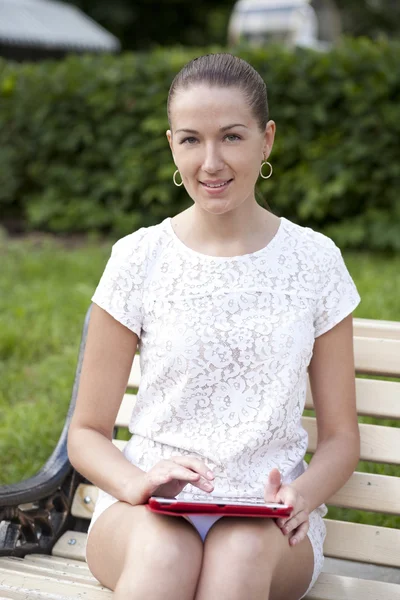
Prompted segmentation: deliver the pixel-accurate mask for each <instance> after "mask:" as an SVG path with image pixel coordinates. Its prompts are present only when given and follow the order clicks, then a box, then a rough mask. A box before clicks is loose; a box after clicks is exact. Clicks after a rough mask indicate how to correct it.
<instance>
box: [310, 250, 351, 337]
mask: <svg viewBox="0 0 400 600" xmlns="http://www.w3.org/2000/svg"><path fill="white" fill-rule="evenodd" d="M332 245H333V248H330V249H329V252H328V253H327V254H326V255H325V257H324V264H323V265H322V267H321V271H320V280H319V282H318V286H317V300H316V312H315V316H314V336H315V337H318V336H320V335H322V334H323V333H326V332H327V331H329V329H332V327H334V326H335V325H337V324H338V323H340V321H342V320H343V319H344V318H345V317H347V316H348V315H349V314H350V313H352V312H353V310H354V309H355V308H356V306H357V305H358V304H359V303H360V300H361V298H360V295H359V293H358V291H357V288H356V286H355V284H354V281H353V279H352V278H351V275H350V273H349V271H348V270H347V267H346V265H345V262H344V260H343V257H342V253H341V252H340V250H339V248H338V247H337V246H336V245H334V244H333V242H332Z"/></svg>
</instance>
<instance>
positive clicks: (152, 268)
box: [69, 54, 360, 600]
mask: <svg viewBox="0 0 400 600" xmlns="http://www.w3.org/2000/svg"><path fill="white" fill-rule="evenodd" d="M168 118H169V124H170V129H169V130H168V131H167V138H168V142H169V144H170V147H171V151H172V157H173V160H174V162H175V165H176V167H177V170H176V171H175V174H174V183H175V184H176V185H181V184H183V185H184V186H185V188H186V191H187V193H188V194H189V196H190V197H191V198H192V200H193V205H192V206H191V207H190V208H188V209H187V210H184V211H183V212H181V213H179V214H178V215H176V216H174V217H173V218H167V219H165V220H164V221H162V222H161V223H160V224H158V225H155V226H151V227H142V228H140V229H139V230H137V231H135V232H134V233H132V234H130V235H128V236H126V237H124V238H122V239H121V240H119V241H118V242H117V243H116V244H115V245H114V246H113V250H112V254H111V258H110V260H109V262H108V264H107V266H106V269H105V271H104V274H103V276H102V278H101V281H100V283H99V285H98V287H97V289H96V291H95V294H94V296H93V298H92V300H93V302H94V305H93V310H92V314H91V319H90V325H89V331H88V339H87V346H86V352H85V358H84V363H83V370H82V375H81V383H80V389H79V394H78V399H77V404H76V409H75V413H74V417H73V421H72V424H71V428H70V433H69V456H70V460H71V462H72V464H73V465H74V466H75V467H76V468H77V469H78V470H79V471H80V472H81V473H83V474H84V475H85V476H86V477H87V478H88V479H89V480H90V481H92V482H93V483H94V484H96V485H97V486H98V487H99V488H100V494H99V498H98V501H97V503H96V507H95V511H94V514H93V518H92V520H91V523H90V528H89V536H88V542H87V555H86V556H87V561H88V565H89V568H90V570H91V572H92V573H93V574H94V576H95V577H96V578H97V579H98V580H99V581H100V582H101V583H102V584H103V585H105V586H107V587H109V588H111V589H113V590H115V598H117V599H118V600H122V599H123V600H128V599H129V600H133V599H139V598H140V599H142V598H149V599H151V600H157V599H158V598H160V599H161V598H162V599H163V600H169V599H172V598H174V599H176V598H179V599H180V600H189V599H190V600H192V599H196V600H213V599H214V598H215V599H218V600H224V599H229V600H236V599H240V600H243V598H246V599H251V600H258V599H260V600H268V599H269V600H298V599H299V598H302V597H304V596H305V595H306V593H307V591H308V590H309V589H310V588H311V587H312V585H313V584H314V582H315V580H316V579H317V577H318V575H319V573H320V572H321V569H322V564H323V550H322V546H323V541H324V538H325V526H324V522H323V519H322V517H323V516H324V515H325V514H326V507H325V505H324V502H325V501H326V500H327V499H328V498H329V497H330V496H331V495H332V494H333V493H334V492H335V491H336V490H338V489H339V488H340V487H342V486H343V484H344V483H345V482H346V480H347V479H348V478H349V477H350V475H351V473H352V472H353V470H354V468H355V466H356V464H357V461H358V458H359V434H358V425H357V416H356V408H355V378H354V362H353V346H352V340H353V334H352V317H351V312H352V311H353V310H354V308H355V307H356V306H357V304H358V303H359V299H360V298H359V295H358V293H357V290H356V288H355V286H354V283H353V281H352V279H351V277H350V275H349V273H348V271H347V269H346V267H345V264H344V262H343V259H342V256H341V253H340V250H339V249H338V248H337V247H336V246H335V244H334V243H333V242H332V241H331V240H330V239H329V238H327V237H326V236H324V235H322V234H320V233H317V232H314V231H313V230H311V229H310V228H306V227H301V226H298V225H296V224H294V223H292V222H291V221H289V220H287V219H286V218H284V217H282V218H278V217H276V216H275V215H273V214H272V213H271V212H269V211H267V210H265V209H264V208H262V207H261V206H260V205H259V204H258V203H257V202H256V200H255V195H254V187H255V183H256V180H257V178H258V176H259V173H260V175H261V176H263V177H269V175H270V174H271V173H272V166H271V165H270V163H268V162H267V159H268V157H269V155H270V153H271V150H272V146H273V142H274V136H275V123H274V122H273V121H272V120H269V118H268V105H267V94H266V87H265V84H264V82H263V81H262V79H261V77H260V76H259V74H258V73H257V72H256V71H255V70H254V69H253V68H252V67H251V66H250V65H249V64H248V63H246V62H245V61H243V60H241V59H239V58H236V57H233V56H231V55H230V54H215V55H207V56H203V57H200V58H198V59H196V60H194V61H191V62H190V63H188V64H187V65H186V66H185V67H184V68H183V69H182V71H181V72H180V73H179V74H178V75H177V76H176V78H175V79H174V81H173V83H172V85H171V89H170V92H169V97H168ZM260 167H261V168H260ZM179 174H180V177H181V181H180V178H179ZM138 344H139V348H140V364H141V371H142V378H141V383H140V389H139V392H138V398H137V403H136V406H135V408H134V410H133V414H132V418H131V421H130V427H129V429H130V432H131V433H132V434H133V435H132V438H131V439H130V441H129V443H128V444H127V446H126V448H125V450H124V453H123V454H121V453H120V452H119V450H117V449H116V448H115V447H114V446H113V445H112V443H111V439H112V430H113V425H114V422H115V419H116V416H117V413H118V409H119V406H120V403H121V399H122V396H123V394H124V391H125V388H126V384H127V380H128V376H129V372H130V368H131V365H132V360H133V357H134V355H135V352H136V349H137V345H138ZM307 371H308V374H309V377H310V383H311V387H312V392H313V398H314V403H315V409H316V416H317V423H318V448H317V450H316V452H315V455H314V457H313V459H312V461H311V463H310V466H309V467H308V468H307V464H306V463H305V462H304V455H305V452H306V448H307V434H306V432H305V431H304V429H303V428H302V426H301V421H300V419H301V415H302V412H303V408H304V402H305V394H306V382H307ZM82 449H84V450H82ZM208 494H212V495H214V496H219V497H220V496H222V497H233V498H249V499H253V498H257V499H261V500H262V499H264V500H266V501H275V502H284V503H288V504H290V505H293V507H294V509H293V512H292V514H291V516H290V517H289V518H288V519H281V520H277V521H275V520H271V519H260V518H254V519H252V518H233V517H222V518H215V517H214V518H210V517H209V516H203V517H192V518H191V519H189V518H187V519H185V518H182V517H170V516H165V515H157V514H154V513H150V512H149V511H148V510H147V509H146V507H145V506H144V504H145V503H146V501H147V499H148V498H149V497H150V496H151V495H161V496H171V497H172V496H178V495H179V497H180V498H185V497H193V496H199V495H200V496H205V495H208Z"/></svg>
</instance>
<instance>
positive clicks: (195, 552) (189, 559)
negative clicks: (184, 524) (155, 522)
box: [124, 527, 203, 573]
mask: <svg viewBox="0 0 400 600" xmlns="http://www.w3.org/2000/svg"><path fill="white" fill-rule="evenodd" d="M131 550H132V551H131ZM130 557H131V558H132V560H130ZM202 559H203V545H202V543H201V540H200V538H198V536H197V534H196V533H195V532H194V531H186V530H184V529H181V528H175V527H174V528H168V527H161V528H156V527H155V528H153V527H149V528H148V529H147V528H146V529H144V530H143V531H141V535H140V536H138V538H136V539H135V538H133V539H132V541H131V547H130V548H129V549H128V552H127V561H126V564H125V569H124V570H125V571H126V570H128V571H131V572H132V569H135V564H136V565H137V564H138V562H139V563H140V564H141V565H147V566H149V567H150V568H151V570H152V571H154V572H158V571H160V570H163V571H171V572H175V573H177V572H183V573H189V572H194V573H196V572H197V573H199V571H200V567H201V562H202Z"/></svg>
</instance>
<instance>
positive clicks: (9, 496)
mask: <svg viewBox="0 0 400 600" xmlns="http://www.w3.org/2000/svg"><path fill="white" fill-rule="evenodd" d="M91 309H92V305H90V306H89V308H88V310H87V312H86V316H85V321H84V325H83V330H82V337H81V343H80V347H79V354H78V364H77V368H76V373H75V381H74V385H73V388H72V395H71V401H70V405H69V408H68V413H67V417H66V420H65V424H64V427H63V430H62V432H61V435H60V438H59V440H58V443H57V446H56V447H55V449H54V451H53V453H52V455H51V456H50V458H49V459H48V460H47V461H46V463H45V464H44V466H43V467H42V468H41V469H40V471H39V472H38V473H36V474H35V475H33V476H32V477H29V478H28V479H24V480H23V481H19V482H17V483H12V484H8V485H2V486H0V556H5V555H10V554H11V555H14V556H25V554H27V553H30V552H49V551H50V550H51V548H52V546H53V545H54V543H55V542H56V541H57V539H58V538H59V537H60V535H62V533H63V531H64V529H65V524H66V522H67V520H68V518H69V516H70V510H71V504H72V500H73V497H74V493H75V490H76V488H77V487H78V485H79V483H81V482H82V480H83V479H84V477H83V476H82V475H81V474H79V473H78V472H77V471H76V470H75V469H74V468H73V466H72V465H71V463H70V461H69V459H68V452H67V439H68V429H69V425H70V423H71V420H72V415H73V413H74V409H75V403H76V398H77V395H78V388H79V380H80V374H81V369H82V363H83V355H84V351H85V345H86V336H87V330H88V325H89V318H90V313H91Z"/></svg>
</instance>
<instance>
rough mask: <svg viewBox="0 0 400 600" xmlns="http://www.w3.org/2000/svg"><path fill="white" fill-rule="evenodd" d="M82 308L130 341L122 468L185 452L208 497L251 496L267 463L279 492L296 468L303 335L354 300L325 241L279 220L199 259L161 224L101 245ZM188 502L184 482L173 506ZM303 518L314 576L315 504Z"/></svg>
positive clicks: (318, 532)
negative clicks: (255, 238)
mask: <svg viewBox="0 0 400 600" xmlns="http://www.w3.org/2000/svg"><path fill="white" fill-rule="evenodd" d="M92 301H93V302H95V303H96V304H98V305H99V306H101V307H102V308H103V309H104V310H106V311H108V312H109V313H110V314H111V315H112V316H113V317H114V318H115V319H117V320H118V321H120V322H121V323H123V324H124V325H125V326H126V327H128V328H130V329H131V330H132V331H134V332H135V333H136V334H137V335H138V337H139V350H140V367H141V373H142V375H141V382H140V388H139V391H138V396H137V402H136V404H135V407H134V409H133V411H132V415H131V419H130V424H129V430H130V432H131V434H132V437H131V439H130V441H129V442H128V444H127V446H126V447H125V450H124V454H125V456H126V458H127V459H128V460H129V461H131V462H132V463H133V464H136V465H137V466H139V467H140V468H142V469H143V470H145V471H147V470H149V469H150V468H151V467H152V466H153V465H154V464H155V463H156V462H158V461H159V460H161V459H162V458H168V457H170V456H172V455H176V454H181V455H183V454H190V455H195V456H198V457H200V458H202V459H203V460H204V462H206V464H208V465H209V466H210V467H211V468H212V469H213V470H214V472H215V475H216V479H215V489H214V491H213V495H215V496H223V497H237V498H262V497H263V487H264V483H265V480H266V477H267V474H268V473H269V471H270V470H271V469H272V468H273V467H277V468H279V469H280V471H281V473H282V479H283V481H284V482H288V483H289V482H291V481H293V480H294V479H296V478H297V477H298V476H299V475H300V474H301V473H302V472H303V471H304V469H305V468H307V465H306V463H305V462H304V460H303V459H304V455H305V452H306V449H307V443H308V437H307V432H306V431H305V430H304V429H303V427H302V425H301V416H302V413H303V410H304V404H305V396H306V385H307V367H308V365H309V363H310V360H311V358H312V353H313V345H314V340H315V338H316V337H318V336H319V335H322V334H323V333H325V332H327V331H328V330H329V329H331V328H332V327H334V326H335V325H336V324H337V323H339V322H340V321H341V320H342V319H343V318H344V317H346V316H347V315H348V314H350V313H351V312H352V311H353V310H354V308H355V307H356V306H357V305H358V303H359V301H360V297H359V294H358V292H357V289H356V287H355V285H354V282H353V280H352V278H351V276H350V274H349V272H348V270H347V268H346V265H345V263H344V261H343V258H342V255H341V252H340V250H339V249H338V248H337V246H336V245H335V244H334V242H333V241H332V240H331V239H329V238H328V237H326V236H324V235H322V234H320V233H317V232H315V231H313V230H312V229H310V228H306V227H301V226H298V225H296V224H294V223H292V222H291V221H289V220H287V219H285V218H281V223H280V227H279V229H278V232H277V233H276V235H275V237H274V238H273V239H272V240H271V242H270V243H269V244H268V246H266V247H265V248H263V249H261V250H259V251H257V252H254V253H251V254H246V255H242V256H235V257H213V256H209V255H205V254H201V253H198V252H196V251H194V250H192V249H191V248H188V247H187V246H185V245H184V244H183V242H181V241H180V240H179V238H178V237H177V236H176V234H175V232H174V230H173V228H172V224H171V219H170V218H167V219H165V220H164V221H162V222H161V223H160V224H158V225H155V226H151V227H147V228H141V229H139V230H137V231H136V232H134V233H132V234H130V235H128V236H126V237H124V238H122V239H121V240H119V241H118V242H117V243H116V244H114V246H113V250H112V254H111V257H110V260H109V262H108V263H107V266H106V268H105V271H104V273H103V276H102V278H101V280H100V283H99V285H98V287H97V289H96V291H95V293H94V295H93V297H92ZM201 494H202V493H201V492H200V490H199V489H198V488H196V487H194V486H192V485H191V484H188V485H187V486H186V487H185V489H184V490H183V491H182V492H181V494H180V495H179V497H181V498H185V497H193V496H194V495H195V496H200V497H201ZM203 495H204V493H203ZM314 513H315V514H314V516H313V517H312V522H311V519H310V524H311V528H310V539H311V540H312V541H313V548H314V552H315V553H316V557H315V561H316V571H315V573H316V572H317V571H318V569H319V568H320V567H321V564H322V563H321V561H323V555H322V542H321V540H322V541H323V538H324V536H325V525H324V523H323V520H322V516H324V514H326V507H325V506H324V505H322V506H321V507H319V509H317V510H316V511H314ZM320 542H321V543H320Z"/></svg>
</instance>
